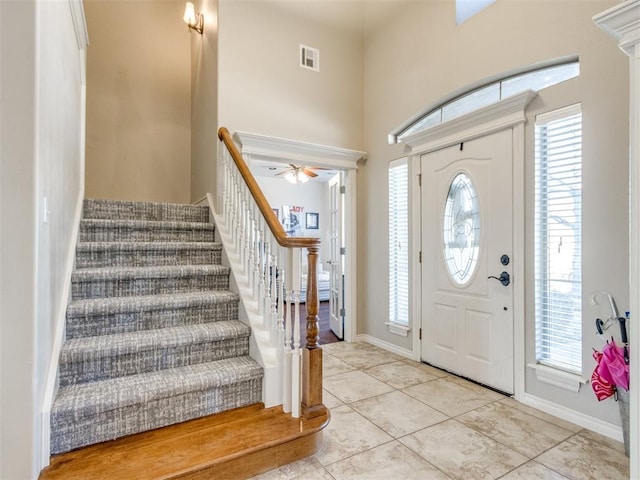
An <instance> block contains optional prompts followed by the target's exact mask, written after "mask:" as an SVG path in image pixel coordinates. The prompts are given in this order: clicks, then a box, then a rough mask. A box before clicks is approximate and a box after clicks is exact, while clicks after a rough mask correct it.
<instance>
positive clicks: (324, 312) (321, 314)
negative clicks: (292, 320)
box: [300, 300, 342, 346]
mask: <svg viewBox="0 0 640 480" xmlns="http://www.w3.org/2000/svg"><path fill="white" fill-rule="evenodd" d="M318 323H319V326H320V346H322V345H326V344H328V343H335V342H341V341H342V340H340V339H339V338H338V337H336V336H335V335H334V333H333V332H332V331H331V328H330V327H329V300H325V301H324V302H320V308H319V310H318ZM306 329H307V310H306V308H305V306H304V304H302V305H300V331H301V332H305V331H306ZM303 337H304V333H303Z"/></svg>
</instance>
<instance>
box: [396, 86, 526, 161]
mask: <svg viewBox="0 0 640 480" xmlns="http://www.w3.org/2000/svg"><path fill="white" fill-rule="evenodd" d="M536 95H537V93H536V92H534V91H533V90H527V91H525V92H522V93H519V94H517V95H513V96H511V97H508V98H505V99H504V100H500V101H498V102H495V103H493V104H491V105H488V106H486V107H484V108H480V109H478V110H475V111H473V112H471V113H468V114H466V115H462V116H461V117H458V118H454V119H453V120H450V121H448V122H445V123H441V124H440V125H436V126H434V127H431V128H428V129H426V130H423V131H421V132H418V133H415V134H413V135H410V136H408V137H405V138H403V139H402V143H404V144H406V145H408V146H409V147H410V149H411V154H412V155H415V154H422V153H428V152H431V151H434V150H438V149H441V148H445V147H448V146H451V145H455V144H456V143H460V142H461V141H465V142H468V141H469V140H473V139H474V138H478V137H480V136H483V135H488V134H490V133H493V132H497V131H499V130H504V129H506V128H510V127H513V126H514V125H517V124H519V123H524V122H525V121H526V116H525V109H526V108H527V105H529V103H530V102H531V100H533V99H534V98H535V96H536Z"/></svg>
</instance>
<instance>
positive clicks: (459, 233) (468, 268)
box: [443, 173, 480, 286]
mask: <svg viewBox="0 0 640 480" xmlns="http://www.w3.org/2000/svg"><path fill="white" fill-rule="evenodd" d="M479 208H480V207H479V203H478V194H477V191H476V187H475V185H474V184H473V182H472V181H471V178H469V176H468V175H467V174H466V173H459V174H457V175H456V176H455V178H454V179H453V181H452V182H451V186H450V187H449V192H448V193H447V201H446V203H445V206H444V222H443V241H444V251H443V253H444V260H445V264H446V266H447V270H448V272H449V275H450V277H451V279H452V281H453V282H454V283H455V284H456V285H459V286H463V285H465V284H466V283H467V282H469V280H471V277H472V276H473V273H474V271H475V268H476V264H477V263H478V253H479V250H480V209H479Z"/></svg>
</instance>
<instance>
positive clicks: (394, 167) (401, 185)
mask: <svg viewBox="0 0 640 480" xmlns="http://www.w3.org/2000/svg"><path fill="white" fill-rule="evenodd" d="M389 322H391V323H396V324H400V325H405V326H408V325H409V166H408V165H407V160H406V159H401V160H396V161H394V162H391V163H390V165H389Z"/></svg>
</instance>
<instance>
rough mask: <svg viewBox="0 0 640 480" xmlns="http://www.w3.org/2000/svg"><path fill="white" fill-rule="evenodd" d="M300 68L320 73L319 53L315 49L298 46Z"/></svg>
mask: <svg viewBox="0 0 640 480" xmlns="http://www.w3.org/2000/svg"><path fill="white" fill-rule="evenodd" d="M300 66H301V67H302V68H308V69H309V70H315V71H316V72H319V71H320V51H319V50H318V49H317V48H311V47H307V46H306V45H300Z"/></svg>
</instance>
